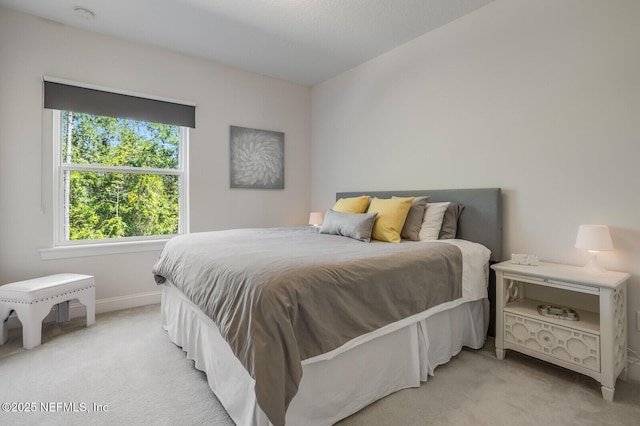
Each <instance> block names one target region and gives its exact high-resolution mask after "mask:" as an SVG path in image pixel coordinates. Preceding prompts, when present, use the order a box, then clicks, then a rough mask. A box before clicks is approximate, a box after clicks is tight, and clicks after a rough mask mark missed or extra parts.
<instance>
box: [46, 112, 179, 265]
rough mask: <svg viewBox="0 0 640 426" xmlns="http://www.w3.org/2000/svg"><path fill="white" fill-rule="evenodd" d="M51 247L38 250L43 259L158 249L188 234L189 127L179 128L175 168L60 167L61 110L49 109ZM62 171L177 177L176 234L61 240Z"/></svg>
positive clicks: (62, 228)
mask: <svg viewBox="0 0 640 426" xmlns="http://www.w3.org/2000/svg"><path fill="white" fill-rule="evenodd" d="M52 112H53V144H52V145H53V160H54V161H53V191H54V194H53V231H54V235H53V241H54V244H53V248H52V249H43V250H40V254H41V256H42V258H43V259H56V258H65V257H78V256H93V255H99V254H113V253H127V252H137V251H149V250H159V249H162V247H164V243H165V242H166V241H167V240H169V239H170V238H171V237H173V236H175V235H179V234H186V233H188V232H189V173H188V171H189V166H188V158H189V128H188V127H183V126H180V145H179V147H178V153H179V161H178V163H179V166H178V169H153V168H137V167H109V166H99V165H85V164H71V165H69V164H63V161H62V135H61V116H62V111H60V110H53V111H52ZM65 171H91V172H116V173H117V172H121V173H143V174H162V175H176V176H178V177H179V178H178V203H179V211H178V233H177V234H173V235H152V236H141V237H121V238H104V239H95V240H93V239H86V240H73V241H65V240H64V212H63V209H64V173H65Z"/></svg>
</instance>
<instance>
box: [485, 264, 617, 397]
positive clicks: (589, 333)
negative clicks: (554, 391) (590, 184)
mask: <svg viewBox="0 0 640 426" xmlns="http://www.w3.org/2000/svg"><path fill="white" fill-rule="evenodd" d="M491 267H492V268H493V269H494V270H495V271H496V339H495V342H496V357H497V358H498V359H504V356H505V352H506V349H512V350H515V351H518V352H521V353H524V354H527V355H529V356H532V357H535V358H539V359H542V360H544V361H547V362H550V363H553V364H556V365H559V366H561V367H564V368H567V369H570V370H573V371H577V372H578V373H581V374H585V375H587V376H589V377H592V378H594V379H595V380H597V381H598V382H600V384H601V385H602V397H603V398H604V399H605V400H607V401H612V400H613V394H614V392H615V383H616V379H617V378H618V376H619V375H620V373H622V372H624V374H623V376H624V377H626V372H627V279H628V278H629V274H627V273H623V272H612V271H607V272H600V273H589V272H586V271H585V270H584V268H582V267H578V266H567V265H559V264H554V263H543V262H541V263H540V265H538V266H529V265H517V264H513V263H511V262H510V261H507V262H502V263H498V264H495V265H493V266H491ZM541 305H542V306H541ZM539 306H540V307H541V309H540V310H539V309H538V308H539ZM544 307H551V310H550V311H545V310H544V309H543V308H544ZM556 307H568V308H571V310H570V311H569V314H570V315H568V317H567V318H563V315H561V314H562V312H561V311H562V310H557V309H555V308H556ZM543 313H544V315H543ZM573 314H577V317H578V318H577V320H575V319H574V320H571V319H570V318H571V317H572V316H573Z"/></svg>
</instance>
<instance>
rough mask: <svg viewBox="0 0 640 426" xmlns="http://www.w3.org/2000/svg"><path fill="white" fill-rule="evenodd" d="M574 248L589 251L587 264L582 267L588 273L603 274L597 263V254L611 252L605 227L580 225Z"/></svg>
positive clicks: (610, 243)
mask: <svg viewBox="0 0 640 426" xmlns="http://www.w3.org/2000/svg"><path fill="white" fill-rule="evenodd" d="M576 248H578V249H583V250H589V262H587V264H586V265H585V266H584V268H585V269H586V270H587V271H588V272H605V271H606V269H605V268H603V267H602V266H601V265H600V264H599V263H598V252H599V251H608V250H613V243H612V242H611V234H610V233H609V227H608V226H607V225H580V226H579V227H578V237H577V238H576Z"/></svg>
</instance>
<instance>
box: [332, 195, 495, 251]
mask: <svg viewBox="0 0 640 426" xmlns="http://www.w3.org/2000/svg"><path fill="white" fill-rule="evenodd" d="M359 195H369V196H371V197H378V198H391V196H394V195H395V196H398V197H412V196H420V195H429V196H431V199H430V200H429V201H430V202H432V203H437V202H443V201H452V202H456V203H460V204H463V205H464V210H463V211H462V214H461V215H460V218H459V220H458V236H457V237H458V238H460V239H463V240H468V241H473V242H476V243H480V244H483V245H484V246H486V247H487V248H488V249H489V250H491V260H492V261H495V262H499V261H502V260H503V259H502V194H501V191H500V188H479V189H435V190H416V191H357V192H338V193H337V194H336V200H338V199H340V198H347V197H357V196H359Z"/></svg>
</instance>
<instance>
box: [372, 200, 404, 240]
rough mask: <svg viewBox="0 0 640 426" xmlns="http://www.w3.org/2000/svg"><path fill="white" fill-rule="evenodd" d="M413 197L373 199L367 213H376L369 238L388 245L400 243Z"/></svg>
mask: <svg viewBox="0 0 640 426" xmlns="http://www.w3.org/2000/svg"><path fill="white" fill-rule="evenodd" d="M412 202H413V197H408V198H374V199H373V201H371V204H370V205H369V210H367V213H373V212H377V213H378V218H377V219H376V221H375V223H374V224H373V231H372V233H371V238H373V239H374V240H379V241H388V242H390V243H399V242H400V232H401V231H402V227H403V226H404V221H405V220H406V219H407V213H409V209H410V208H411V203H412Z"/></svg>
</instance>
